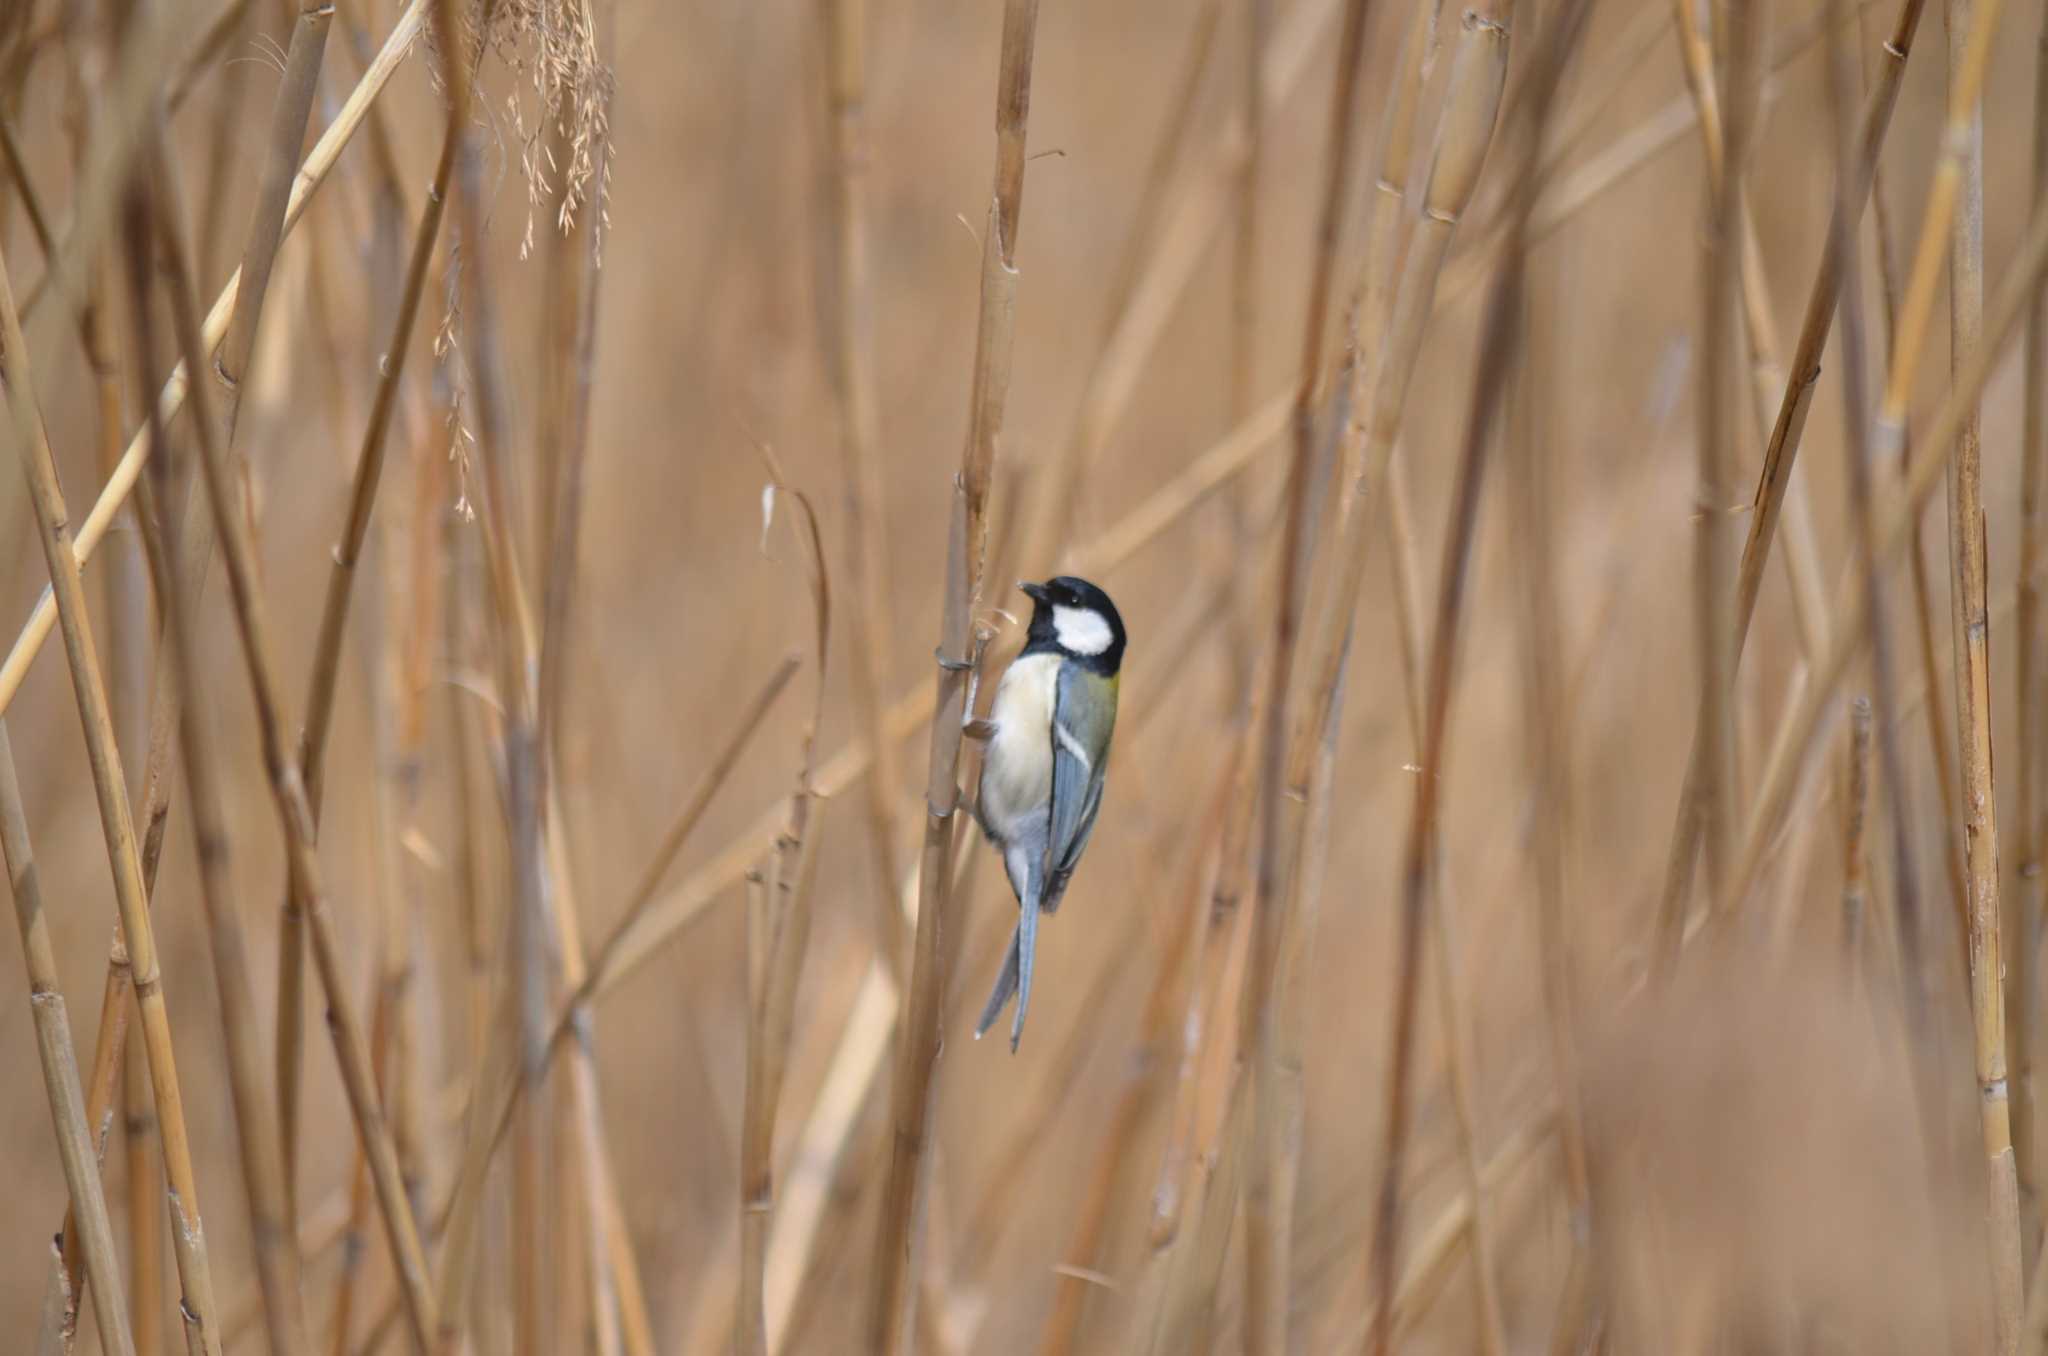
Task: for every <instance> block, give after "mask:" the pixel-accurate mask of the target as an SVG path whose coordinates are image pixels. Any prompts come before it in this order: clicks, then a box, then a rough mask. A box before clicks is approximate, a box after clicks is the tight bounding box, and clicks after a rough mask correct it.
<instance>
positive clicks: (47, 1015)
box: [0, 721, 155, 1356]
mask: <svg viewBox="0 0 2048 1356" xmlns="http://www.w3.org/2000/svg"><path fill="white" fill-rule="evenodd" d="M0 851H4V853H5V856H6V858H7V882H8V885H9V887H10V889H11V890H12V892H13V895H14V920H15V923H16V924H17V925H18V926H19V927H20V929H21V954H22V961H23V963H24V964H25V965H26V967H27V970H28V997H29V1013H30V1016H31V1018H32V1019H33V1020H34V1023H35V1029H36V1055H37V1059H38V1061H39V1062H40V1064H41V1066H42V1071H43V1095H44V1096H45V1097H46V1098H47V1099H48V1101H49V1105H50V1128H51V1130H52V1131H53V1132H54V1133H55V1135H56V1137H57V1157H58V1159H59V1160H60V1161H61V1162H62V1164H63V1168H64V1185H65V1188H66V1189H67V1190H68V1191H69V1193H70V1196H71V1213H72V1217H73V1218H74V1219H75V1220H76V1221H77V1227H78V1232H79V1235H80V1241H81V1243H82V1246H83V1251H84V1254H85V1266H86V1271H87V1274H88V1275H89V1276H90V1277H91V1278H92V1302H93V1317H94V1318H95V1319H97V1320H98V1321H99V1329H100V1345H101V1348H102V1350H105V1351H108V1352H110V1353H115V1354H116V1356H135V1339H134V1337H133V1335H132V1334H131V1333H130V1331H129V1327H128V1315H127V1314H126V1313H125V1312H123V1310H122V1307H121V1300H122V1296H123V1294H124V1293H125V1292H124V1289H123V1287H122V1284H121V1271H120V1265H119V1263H118V1261H117V1260H116V1259H115V1256H114V1226H113V1224H112V1223H111V1221H110V1220H109V1219H108V1216H107V1198H106V1194H105V1192H104V1191H103V1190H102V1189H101V1186H100V1174H99V1165H98V1163H97V1162H96V1161H95V1157H94V1149H93V1134H92V1127H91V1125H90V1124H89V1123H88V1122H87V1121H86V1119H85V1097H84V1094H83V1093H81V1092H80V1091H79V1086H78V1055H77V1051H76V1049H75V1047H74V1046H73V1045H72V1042H71V1018H70V1016H69V1014H68V1013H67V1012H66V1010H65V1006H64V993H63V991H62V989H60V988H59V987H58V981H57V951H56V948H55V946H53V945H52V944H51V941H50V920H49V918H48V917H47V916H46V915H45V914H44V912H43V892H42V885H41V883H40V881H39V879H38V877H37V875H36V859H35V851H34V849H33V848H32V847H31V846H30V845H29V837H28V815H27V813H26V811H25V810H24V809H23V807H22V802H21V783H20V781H19V779H18V778H17V777H16V776H15V771H14V746H13V744H12V743H11V741H10V740H9V739H8V737H7V725H6V722H4V721H0ZM150 1208H151V1209H154V1208H155V1203H154V1202H151V1203H150ZM151 1356H155V1353H154V1352H152V1353H151Z"/></svg>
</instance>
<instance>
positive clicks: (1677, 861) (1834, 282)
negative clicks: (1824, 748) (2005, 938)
mask: <svg viewBox="0 0 2048 1356" xmlns="http://www.w3.org/2000/svg"><path fill="white" fill-rule="evenodd" d="M1925 3H1926V0H1901V3H1900V6H1899V13H1898V17H1897V19H1896V20H1895V21H1894V22H1893V25H1892V30H1891V35H1890V37H1889V38H1888V39H1887V40H1886V42H1885V44H1884V48H1883V50H1884V54H1885V57H1886V58H1887V60H1886V61H1885V63H1884V64H1883V66H1882V67H1881V68H1880V70H1879V72H1878V79H1877V82H1876V83H1875V84H1874V85H1873V86H1872V87H1871V89H1870V93H1869V95H1868V97H1867V98H1866V100H1865V103H1864V107H1863V116H1862V120H1861V124H1860V131H1859V134H1858V138H1857V145H1856V150H1857V154H1856V159H1855V163H1854V164H1853V165H1851V166H1845V167H1844V168H1843V169H1842V170H1841V171H1839V175H1838V177H1839V178H1840V179H1841V181H1842V182H1843V183H1850V182H1853V183H1854V184H1856V185H1858V186H1859V191H1858V192H1856V193H1853V194H1844V193H1841V192H1839V191H1838V192H1837V193H1836V195H1835V206H1834V208H1833V209H1832V210H1833V211H1834V212H1836V213H1839V214H1841V215H1842V217H1843V220H1844V221H1845V222H1848V223H1852V224H1853V223H1855V222H1858V221H1861V219H1862V216H1863V208H1864V206H1865V204H1866V203H1867V202H1868V201H1869V184H1870V181H1871V176H1870V172H1869V167H1870V166H1872V165H1874V164H1875V163H1876V162H1877V157H1878V153H1879V151H1880V150H1881V149H1882V148H1883V145H1884V138H1885V133H1886V131H1887V130H1888V129H1889V127H1890V125H1891V115H1892V110H1893V108H1894V107H1895V106H1896V105H1897V102H1898V93H1899V84H1900V81H1901V79H1902V78H1903V76H1904V74H1905V68H1906V59H1907V57H1908V55H1909V54H1910V53H1911V51H1912V46H1913V36H1914V33H1915V32H1916V31H1917V30H1918V28H1919V24H1920V12H1921V10H1922V8H1923V6H1924V5H1925ZM1835 229H1836V223H1835V222H1834V221H1833V220H1832V219H1831V220H1830V223H1829V230H1830V232H1833V231H1834V230H1835ZM1846 267H1847V262H1846V261H1844V260H1838V259H1836V258H1835V257H1834V252H1833V251H1831V250H1823V251H1822V254H1821V262H1820V264H1819V266H1818V267H1817V268H1816V269H1815V271H1814V280H1813V287H1812V290H1811V291H1810V292H1809V293H1808V294H1807V302H1806V312H1805V318H1804V319H1803V320H1802V322H1801V324H1800V330H1799V338H1798V341H1797V342H1796V343H1795V345H1794V347H1793V352H1792V364H1791V367H1790V368H1789V369H1788V371H1787V373H1786V378H1785V393H1784V396H1783V398H1782V400H1781V401H1780V402H1779V406H1778V418H1777V422H1776V423H1775V424H1774V425H1773V426H1772V429H1771V437H1770V441H1769V443H1768V444H1767V445H1766V446H1765V449H1764V463H1763V469H1762V470H1761V471H1760V472H1759V473H1758V477H1757V490H1756V495H1755V498H1754V500H1753V503H1752V505H1751V513H1750V521H1749V533H1748V536H1747V537H1746V538H1745V539H1744V541H1743V544H1742V557H1741V561H1740V563H1739V565H1738V567H1737V569H1738V574H1737V578H1736V585H1735V625H1736V636H1735V644H1734V646H1733V649H1732V652H1731V657H1730V665H1731V669H1732V667H1733V666H1734V665H1737V664H1739V663H1740V661H1741V656H1742V648H1743V646H1742V642H1743V641H1744V640H1745V639H1746V638H1747V636H1748V634H1749V623H1750V619H1751V618H1752V617H1753V616H1754V614H1755V610H1756V599H1757V595H1758V593H1759V591H1760V590H1761V587H1762V583H1763V570H1764V566H1765V565H1766V564H1767V563H1768V562H1769V557H1770V549H1771V542H1772V539H1773V537H1774V536H1775V535H1776V531H1777V522H1778V517H1779V512H1780V510H1781V508H1782V507H1783V504H1784V499H1785V491H1786V487H1787V485H1788V484H1789V482H1790V479H1791V473H1792V466H1793V464H1794V462H1795V461H1796V459H1797V457H1798V454H1799V440H1800V436H1801V435H1802V434H1803V433H1804V432H1805V429H1806V416H1807V413H1808V411H1809V410H1810V409H1811V407H1812V402H1813V392H1814V387H1815V384H1816V382H1818V380H1819V378H1820V355H1821V351H1822V349H1823V348H1824V347H1825V346H1826V344H1827V336H1828V331H1829V329H1830V328H1831V327H1832V326H1833V323H1834V316H1835V305H1836V302H1837V301H1838V299H1839V298H1840V296H1841V292H1842V281H1843V276H1844V273H1845V270H1846ZM1724 507H1725V506H1724ZM1830 639H1831V644H1832V640H1833V638H1832V637H1831V638H1830ZM1707 737H1708V731H1707V729H1706V728H1705V727H1704V726H1702V727H1701V728H1700V729H1699V730H1697V731H1696V732H1695V734H1694V737H1693V746H1694V747H1693V755H1692V757H1691V758H1690V760H1689V761H1688V764H1687V769H1686V776H1685V784H1684V786H1683V788H1682V789H1681V790H1680V792H1679V804H1678V814H1677V820H1678V822H1677V824H1676V825H1675V826H1674V827H1673V829H1672V840H1671V851H1670V854H1669V855H1668V857H1667V858H1666V862H1665V873H1664V884H1663V892H1662V894H1661V896H1660V898H1659V903H1658V914H1657V933H1656V941H1655V948H1656V949H1655V956H1656V962H1657V966H1658V967H1659V973H1660V974H1668V973H1669V969H1670V967H1671V966H1672V965H1673V964H1675V963H1676V960H1677V953H1678V946H1679V941H1680V938H1681V936H1682V934H1683V931H1684V927H1685V891H1686V888H1687V885H1688V884H1689V882H1690V880H1691V876H1692V866H1693V856H1694V853H1695V851H1696V849H1697V847H1698V843H1699V837H1700V831H1701V828H1702V822H1701V818H1700V816H1699V814H1698V812H1697V809H1698V807H1697V798H1698V793H1699V786H1700V777H1701V772H1702V768H1701V763H1702V760H1703V759H1704V758H1705V757H1706V756H1707V754H1708V750H1707V748H1706V744H1705V741H1706V739H1707ZM1741 874H1742V873H1741V872H1740V871H1737V872H1736V877H1737V878H1738V879H1739V878H1740V876H1741Z"/></svg>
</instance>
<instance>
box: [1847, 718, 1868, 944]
mask: <svg viewBox="0 0 2048 1356" xmlns="http://www.w3.org/2000/svg"><path fill="white" fill-rule="evenodd" d="M1873 719H1874V716H1873V714H1872V708H1871V705H1870V698H1868V697H1861V696H1859V697H1857V698H1856V699H1855V700H1854V701H1853V702H1851V703H1850V704H1849V754H1848V758H1849V772H1848V786H1849V799H1848V803H1847V804H1846V805H1845V806H1843V832H1842V950H1843V953H1844V954H1845V955H1846V956H1847V957H1848V959H1849V964H1850V966H1851V967H1852V968H1853V970H1855V971H1857V972H1860V971H1861V969H1862V956H1863V928H1864V915H1865V914H1866V913H1868V912H1869V904H1870V850H1869V848H1867V847H1866V846H1865V845H1864V834H1865V829H1866V827H1867V826H1868V824H1869V820H1870V749H1871V740H1872V739H1873V737H1874V736H1873V734H1872V730H1871V725H1872V721H1873Z"/></svg>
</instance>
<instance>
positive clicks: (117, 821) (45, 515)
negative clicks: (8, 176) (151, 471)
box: [0, 254, 220, 1356]
mask: <svg viewBox="0 0 2048 1356" xmlns="http://www.w3.org/2000/svg"><path fill="white" fill-rule="evenodd" d="M0 359H4V362H5V369H4V371H5V376H6V380H7V385H8V388H9V392H10V397H9V404H10V405H11V406H12V407H13V414H14V431H15V437H16V440H17V442H18V444H19V453H20V456H21V462H22V468H23V471H24V473H25V474H26V476H27V478H28V482H29V497H30V500H31V501H32V504H33V506H34V509H35V515H36V529H37V535H38V537H39V538H40V540H41V543H42V548H43V558H44V561H45V563H46V565H47V566H48V568H49V571H50V584H51V596H52V598H53V600H54V603H55V611H56V614H57V623H58V627H59V630H60V633H61V634H62V636H63V639H64V654H65V659H66V661H67V663H68V664H69V667H70V670H71V685H72V691H73V693H74V695H75V697H76V699H77V703H78V714H79V720H80V723H81V724H82V725H83V727H84V731H85V742H86V752H87V755H88V758H89V759H90V764H91V769H92V781H93V792H94V796H95V798H96V799H97V801H98V803H99V812H100V826H101V829H102V831H103V835H104V837H105V840H106V848H107V855H108V858H109V861H110V863H111V865H112V869H113V876H114V893H115V902H116V904H117V906H118V907H119V909H120V914H121V925H122V928H123V929H124V930H125V932H126V935H127V951H128V958H129V961H130V963H131V966H132V975H133V984H134V990H135V996H136V999H137V1001H138V1002H139V1003H140V1005H141V1009H142V1023H143V1039H144V1041H145V1042H146V1047H147V1049H148V1052H149V1060H150V1079H151V1084H152V1087H153V1088H154V1090H155V1094H156V1099H157V1108H156V1109H157V1120H158V1123H159V1125H160V1126H161V1130H162V1135H163V1146H164V1171H165V1177H166V1181H167V1190H168V1195H169V1198H170V1204H171V1217H172V1225H173V1227H172V1235H171V1236H172V1246H173V1248H174V1250H175V1253H176V1256H177V1261H178V1280H179V1284H180V1286H181V1287H182V1289H183V1291H184V1299H183V1303H184V1310H183V1312H184V1318H185V1343H186V1348H187V1350H188V1352H191V1353H194V1354H195V1356H197V1354H198V1353H204V1356H220V1337H219V1334H218V1332H217V1331H216V1330H215V1327H214V1323H213V1317H214V1313H215V1310H214V1302H213V1274H212V1269H211V1267H210V1266H209V1265H208V1262H207V1255H206V1235H205V1230H204V1226H203V1224H202V1222H201V1215H200V1210H199V1188H198V1183H197V1181H196V1180H195V1179H194V1177H193V1172H192V1149H191V1141H190V1138H189V1136H188V1135H187V1133H186V1128H185V1107H184V1098H183V1095H182V1093H181V1092H180V1089H179V1084H178V1070H177V1063H176V1056H175V1054H174V1053H173V1051H172V1045H171V1023H170V1013H169V1011H168V1010H167V1009H166V1007H165V1005H164V996H163V974H162V970H161V968H160V966H159V964H158V962H157V954H156V941H155V934H154V932H153V931H152V929H151V927H150V923H149V907H148V899H147V896H146V894H145V892H144V889H143V883H142V865H141V859H140V856H139V854H138V852H137V849H136V842H135V825H134V822H133V820H132V819H131V818H130V814H129V808H128V793H127V788H126V786H125V785H124V784H123V780H122V777H121V765H120V757H119V753H118V751H117V750H116V748H115V741H114V729H113V719H112V715H111V713H110V711H109V708H108V704H107V694H106V688H105V686H104V682H103V679H102V677H101V674H100V667H99V655H98V652H97V650H96V648H95V645H94V642H93V635H92V623H91V618H90V616H89V614H88V610H87V605H86V601H85V587H84V583H83V581H82V580H81V578H80V575H79V566H78V555H77V552H76V550H75V548H74V546H73V543H72V536H71V528H70V518H69V516H68V514H67V511H66V509H65V506H64V496H63V491H62V490H61V489H59V488H58V484H57V468H56V464H55V461H54V460H53V459H52V456H51V453H50V444H49V441H48V438H47V436H46V435H45V433H44V429H43V422H42V416H41V413H40V411H39V410H38V409H37V408H36V401H35V385H34V382H33V380H32V378H31V374H30V370H29V362H28V347H27V340H26V339H25V338H24V337H23V335H22V332H21V319H20V316H19V315H18V313H17V312H16V310H15V306H14V291H13V287H12V285H11V283H10V281H9V280H8V277H7V262H6V259H5V257H4V254H0Z"/></svg>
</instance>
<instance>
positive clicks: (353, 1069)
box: [164, 222, 435, 1349]
mask: <svg viewBox="0 0 2048 1356" xmlns="http://www.w3.org/2000/svg"><path fill="white" fill-rule="evenodd" d="M164 224H165V225H166V227H167V230H166V236H167V239H166V242H165V243H166V249H165V251H164V253H165V255H166V256H167V258H166V264H167V269H166V272H167V282H168V284H169V287H170V291H171V303H172V305H171V310H172V316H173V320H174V325H175V329H176V331H177V335H178V341H179V346H180V348H181V349H182V350H183V351H184V358H185V362H186V363H187V365H188V366H189V365H191V364H193V363H194V362H196V361H197V359H198V357H199V355H200V354H201V353H203V352H204V343H205V340H204V337H203V335H202V333H201V331H200V328H199V321H198V316H197V314H196V312H197V306H196V303H195V301H194V299H193V296H192V294H191V281H190V274H189V272H188V271H187V269H188V266H189V265H188V260H189V257H190V256H189V255H188V253H187V252H186V249H185V246H184V242H183V241H182V240H181V239H178V238H177V237H176V235H175V234H174V230H175V223H172V222H166V223H164ZM193 400H194V410H195V412H199V413H201V414H202V417H200V418H197V419H195V420H194V425H195V428H196V430H197V432H198V444H199V454H200V470H201V472H202V473H203V474H202V479H203V481H204V484H205V487H206V497H207V501H208V504H209V506H210V508H211V510H212V513H213V521H214V531H215V535H216V536H217V538H218V539H219V542H220V546H221V557H222V562H223V564H224V565H225V567H226V573H227V578H228V589H229V596H230V598H231V599H232V601H233V603H234V614H235V620H236V626H237V631H238V633H239V637H240V640H241V646H242V652H243V659H244V662H245V666H246V668H247V671H248V678H249V684H250V687H251V689H252V692H253V695H254V697H255V706H256V717H257V732H258V735H259V736H260V739H261V743H262V746H263V761H264V767H265V771H266V773H267V774H268V777H269V780H270V783H271V793H272V797H273V799H274V800H275V802H276V808H277V811H278V815H279V818H280V819H281V820H282V822H283V829H284V838H285V846H286V849H287V855H288V859H289V861H290V862H291V868H292V874H293V889H294V890H295V891H296V892H297V893H298V895H299V897H300V898H302V899H303V900H304V901H305V904H306V923H307V931H308V934H309V936H310V938H311V941H312V949H313V958H314V963H315V968H316V969H317V971H318V973H319V976H320V982H321V988H322V990H323V991H324V993H325V995H326V999H327V1026H328V1031H329V1034H330V1035H331V1037H332V1038H333V1042H334V1047H335V1055H336V1058H337V1062H338V1063H339V1064H340V1066H341V1074H342V1084H343V1087H344V1089H345V1091H346V1092H347V1094H348V1103H349V1111H350V1114H351V1116H352V1117H353V1118H354V1120H355V1125H356V1130H357V1134H358V1136H359V1137H360V1138H361V1140H362V1142H363V1145H364V1150H365V1152H366V1153H367V1154H368V1155H369V1159H370V1171H371V1180H372V1182H373V1184H374V1185H375V1187H376V1191H377V1204H378V1208H379V1211H380V1212H381V1214H382V1217H383V1221H384V1226H385V1234H386V1238H387V1240H388V1242H389V1244H390V1247H391V1254H392V1257H393V1259H394V1261H395V1263H396V1265H397V1268H398V1273H399V1277H400V1281H401V1285H402V1288H403V1291H404V1294H405V1297H406V1302H407V1317H408V1319H409V1320H410V1322H411V1324H412V1328H413V1336H414V1340H415V1341H416V1342H417V1343H418V1344H419V1345H420V1346H421V1348H422V1349H424V1348H425V1346H426V1343H427V1337H428V1334H429V1333H431V1332H432V1331H433V1327H434V1322H433V1320H434V1317H435V1309H434V1305H433V1296H432V1294H431V1292H430V1290H429V1288H428V1284H427V1271H426V1259H425V1252H424V1249H423V1248H422V1247H421V1244H420V1233H419V1228H418V1225H417V1223H416V1222H415V1221H414V1219H413V1214H412V1205H411V1202H410V1199H409V1198H408V1197H407V1195H406V1192H405V1186H404V1181H403V1178H402V1176H401V1174H400V1172H399V1167H398V1154H397V1150H396V1147H395V1146H394V1144H393V1142H392V1138H391V1128H390V1126H389V1124H388V1123H387V1122H386V1120H385V1117H384V1112H383V1105H382V1101H381V1099H380V1098H379V1096H378V1094H377V1089H376V1086H375V1082H374V1079H373V1077H372V1074H371V1069H370V1059H369V1051H368V1045H367V1042H366V1041H365V1040H364V1036H363V1030H362V1026H361V1024H360V1022H359V1020H358V1019H357V1017H356V1013H355V1002H354V1000H353V998H351V997H350V995H349V993H348V989H347V976H346V975H345V974H344V973H343V970H342V962H341V957H340V954H339V948H338V946H337V943H336V941H335V937H334V925H333V921H332V919H331V918H330V917H329V916H328V912H327V895H326V891H325V889H324V887H323V885H322V881H321V869H320V863H319V854H318V851H317V848H316V846H315V843H314V832H315V830H314V827H313V815H312V809H311V807H310V806H309V805H308V804H307V801H306V790H305V783H304V781H303V779H302V777H301V773H300V769H299V762H298V757H297V753H296V751H295V750H294V749H292V748H291V747H290V746H289V744H288V743H287V738H286V735H285V731H286V729H288V728H290V727H289V725H288V722H287V719H286V717H285V715H284V712H283V707H282V704H281V700H280V695H279V694H280V686H279V682H278V677H277V669H276V665H275V662H274V660H273V658H272V654H273V651H272V649H271V643H270V629H269V622H268V617H267V614H266V611H265V608H264V601H263V597H262V593H261V589H260V585H259V583H258V581H257V578H256V566H255V559H254V554H255V553H254V548H253V547H252V545H251V544H250V541H249V535H248V533H249V525H248V523H247V521H246V520H245V519H244V517H243V516H242V514H241V512H240V509H239V505H238V504H237V502H236V497H235V485H234V483H233V481H232V479H231V477H230V473H229V469H228V466H227V464H226V450H225V449H224V448H223V447H221V446H220V444H219V441H218V438H217V436H216V433H215V430H214V428H213V426H212V425H211V424H210V423H209V421H208V420H207V419H206V418H204V417H203V411H204V408H205V405H204V402H205V396H204V394H203V393H202V392H199V391H196V390H195V391H194V392H193Z"/></svg>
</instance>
